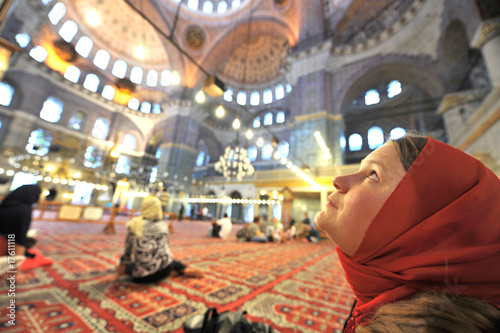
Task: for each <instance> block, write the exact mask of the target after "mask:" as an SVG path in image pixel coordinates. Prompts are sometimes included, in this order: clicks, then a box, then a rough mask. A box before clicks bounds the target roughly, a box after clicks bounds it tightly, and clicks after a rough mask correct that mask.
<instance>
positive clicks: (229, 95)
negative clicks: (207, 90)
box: [224, 88, 233, 102]
mask: <svg viewBox="0 0 500 333" xmlns="http://www.w3.org/2000/svg"><path fill="white" fill-rule="evenodd" d="M224 100H225V101H227V102H231V101H232V100H233V89H231V88H227V90H226V91H224Z"/></svg>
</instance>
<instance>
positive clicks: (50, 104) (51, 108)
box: [40, 97, 63, 123]
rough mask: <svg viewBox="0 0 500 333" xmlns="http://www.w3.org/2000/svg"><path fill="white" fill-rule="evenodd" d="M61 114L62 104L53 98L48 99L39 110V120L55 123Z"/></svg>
mask: <svg viewBox="0 0 500 333" xmlns="http://www.w3.org/2000/svg"><path fill="white" fill-rule="evenodd" d="M62 112H63V102H61V101H60V100H58V99H57V98H54V97H49V98H47V100H46V101H45V102H43V106H42V109H41V110H40V118H42V119H43V120H46V121H48V122H51V123H57V122H58V121H59V119H61V113H62Z"/></svg>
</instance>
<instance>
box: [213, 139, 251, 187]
mask: <svg viewBox="0 0 500 333" xmlns="http://www.w3.org/2000/svg"><path fill="white" fill-rule="evenodd" d="M215 170H216V171H217V172H220V173H222V175H223V176H224V177H225V178H226V179H227V180H230V179H231V178H236V179H237V180H239V181H241V180H243V177H245V176H251V175H253V173H254V172H255V168H254V167H253V165H252V163H250V159H249V158H248V157H247V150H246V149H245V148H242V147H238V144H237V143H236V144H235V145H230V146H227V147H226V150H225V151H224V155H222V156H221V157H220V159H219V161H218V162H217V163H215Z"/></svg>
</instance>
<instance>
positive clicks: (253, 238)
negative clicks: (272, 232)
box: [247, 216, 267, 243]
mask: <svg viewBox="0 0 500 333" xmlns="http://www.w3.org/2000/svg"><path fill="white" fill-rule="evenodd" d="M260 220H261V219H260V217H259V216H256V217H254V219H253V222H252V223H250V224H249V225H248V230H247V239H248V241H250V242H259V243H265V242H266V241H267V239H266V236H264V233H263V232H262V231H260V229H259V224H260Z"/></svg>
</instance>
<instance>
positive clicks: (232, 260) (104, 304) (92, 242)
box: [0, 221, 353, 333]
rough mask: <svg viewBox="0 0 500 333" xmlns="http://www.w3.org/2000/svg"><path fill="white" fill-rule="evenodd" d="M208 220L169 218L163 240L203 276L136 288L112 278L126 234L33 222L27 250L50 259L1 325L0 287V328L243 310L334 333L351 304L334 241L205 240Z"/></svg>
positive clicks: (165, 325)
mask: <svg viewBox="0 0 500 333" xmlns="http://www.w3.org/2000/svg"><path fill="white" fill-rule="evenodd" d="M208 226H209V224H208V223H207V222H195V221H184V222H182V223H179V222H176V223H175V228H176V233H175V234H172V235H171V236H170V243H171V247H172V251H173V253H174V256H175V258H176V259H177V260H181V261H182V262H184V263H186V264H188V265H190V266H192V267H197V268H200V269H202V270H203V271H204V272H205V277H203V278H201V279H187V278H183V277H172V278H169V279H166V280H163V281H160V282H157V283H152V284H143V285H138V284H134V283H132V282H130V281H129V280H127V279H126V278H124V279H120V280H119V281H116V282H100V281H99V277H102V276H106V275H109V274H111V273H113V272H114V269H115V266H116V264H117V261H118V260H119V257H120V254H121V251H122V248H123V242H124V238H125V227H124V225H118V226H117V234H116V235H105V234H103V233H102V228H103V225H102V224H79V223H66V222H34V223H33V225H32V228H34V229H37V230H38V233H39V236H38V243H37V244H36V249H38V250H39V251H41V252H42V253H43V254H44V255H46V256H47V257H49V258H51V259H53V260H54V265H52V266H50V267H40V268H36V269H33V270H30V271H29V272H27V281H26V282H25V283H23V284H17V285H16V288H15V296H14V298H15V304H16V311H15V315H16V318H15V322H16V325H15V326H12V325H11V324H10V323H9V320H11V318H9V317H8V310H7V304H8V303H9V300H10V299H12V297H9V296H8V290H9V284H8V283H7V281H6V279H4V280H2V281H1V282H0V304H1V305H2V308H1V309H0V331H2V332H23V333H31V332H33V333H35V332H36V333H41V332H44V333H46V332H175V333H177V332H182V325H183V323H184V322H185V321H186V320H187V319H188V318H189V317H191V316H192V315H194V314H202V313H204V311H205V310H206V309H207V308H208V307H216V308H217V309H218V310H219V312H220V311H225V310H246V311H247V312H248V315H247V317H249V318H250V319H251V320H255V321H261V322H265V323H268V324H270V325H271V326H273V328H275V329H276V330H277V331H278V332H283V333H285V332H305V333H309V332H310V333H313V332H330V333H331V332H341V331H342V327H343V324H344V319H345V318H346V317H347V315H348V313H349V310H350V307H351V304H352V302H353V296H352V292H351V290H350V288H349V286H348V284H347V283H346V281H345V279H344V275H343V271H342V268H341V267H340V264H339V261H338V258H337V255H336V253H335V250H334V247H333V244H332V243H331V242H329V241H326V240H324V241H322V242H320V243H317V244H313V243H303V242H301V241H297V240H296V241H292V242H287V243H285V244H257V243H246V242H238V241H237V240H236V238H235V237H234V234H235V232H236V230H237V229H239V228H240V227H241V226H235V228H233V229H236V230H233V236H232V237H230V239H229V240H225V241H224V240H221V239H214V238H208V237H206V232H207V229H208Z"/></svg>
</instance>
